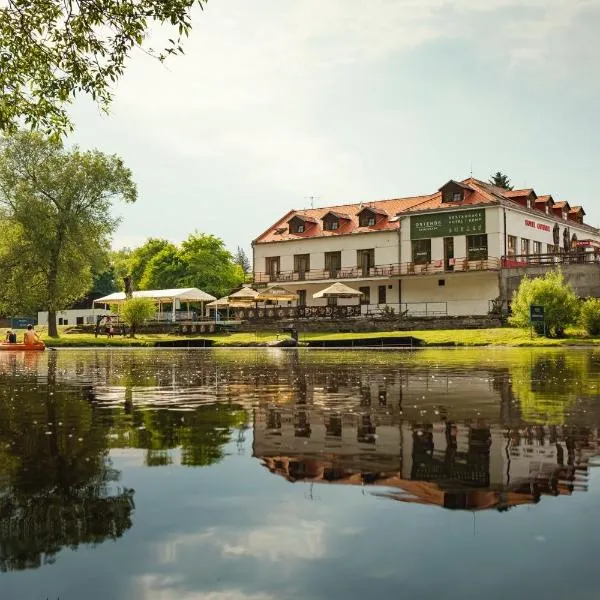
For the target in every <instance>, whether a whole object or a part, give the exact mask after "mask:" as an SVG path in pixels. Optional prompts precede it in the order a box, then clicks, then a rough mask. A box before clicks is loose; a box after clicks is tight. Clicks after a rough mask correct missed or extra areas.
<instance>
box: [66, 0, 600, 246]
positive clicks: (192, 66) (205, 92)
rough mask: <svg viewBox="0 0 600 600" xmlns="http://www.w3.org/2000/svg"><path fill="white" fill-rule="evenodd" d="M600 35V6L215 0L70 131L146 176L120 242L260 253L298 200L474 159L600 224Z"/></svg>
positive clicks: (431, 178)
mask: <svg viewBox="0 0 600 600" xmlns="http://www.w3.org/2000/svg"><path fill="white" fill-rule="evenodd" d="M599 28H600V2H598V1H597V0H287V1H285V0H252V1H251V2H250V1H249V0H209V2H208V6H207V7H206V8H205V10H204V11H201V10H199V9H196V10H195V11H194V15H193V31H192V33H191V36H190V38H189V39H188V40H187V41H186V43H185V51H186V54H185V56H179V57H172V58H170V59H169V60H168V61H167V63H166V64H161V63H159V62H158V61H156V60H154V59H152V58H150V57H149V56H147V55H146V54H144V53H142V52H137V53H135V54H134V55H133V56H132V58H131V60H130V62H129V64H128V66H127V70H126V73H125V76H124V77H123V79H122V80H121V81H120V82H119V84H118V86H117V87H116V89H115V100H114V103H113V105H112V107H111V111H110V114H109V115H108V116H105V115H103V114H101V113H100V111H99V110H98V108H97V107H96V106H95V105H94V104H92V103H91V102H90V101H88V100H85V99H79V100H78V101H77V102H76V104H75V105H74V106H73V108H72V116H73V119H74V121H75V125H76V132H75V134H74V135H73V136H72V138H71V141H73V142H75V143H77V144H79V145H80V146H82V147H84V148H90V147H96V148H99V149H100V150H102V151H104V152H108V153H116V154H119V155H120V156H122V157H123V158H124V160H125V162H126V164H127V165H128V166H129V167H130V168H131V169H132V171H133V175H134V178H135V180H136V182H137V184H138V192H139V199H138V201H137V203H136V204H135V205H132V206H126V207H123V206H117V207H116V212H117V214H119V215H121V216H122V223H121V225H120V227H119V229H118V231H117V233H116V235H115V238H114V241H113V246H114V247H115V248H120V247H123V246H136V245H139V244H141V243H143V241H144V240H145V239H146V238H148V237H162V238H167V239H170V240H173V241H175V242H178V241H181V240H182V239H184V238H185V237H187V235H188V234H189V233H191V232H193V231H194V230H197V231H199V232H203V233H210V234H214V235H217V236H218V237H220V238H222V239H223V240H224V241H225V243H226V245H227V246H228V247H229V248H230V249H232V250H235V248H236V246H238V245H239V246H242V247H243V248H245V249H247V250H248V251H249V248H250V244H251V241H252V240H253V239H254V238H256V237H257V236H258V235H259V234H260V233H262V232H263V231H264V230H265V229H267V228H268V227H269V226H270V225H271V224H273V223H274V222H275V221H276V220H277V219H279V218H280V217H281V216H283V215H284V214H285V213H286V212H287V211H288V210H290V209H293V208H296V209H302V208H306V207H309V206H310V205H311V204H314V206H327V205H331V204H343V203H352V202H360V201H371V200H379V199H385V198H396V197H404V196H411V195H420V194H428V193H433V192H434V191H436V190H437V189H438V188H439V187H440V186H441V185H443V184H444V183H445V182H446V181H448V180H449V179H464V178H466V177H469V175H470V174H471V170H472V173H473V176H475V177H478V178H480V179H487V178H488V177H489V176H490V174H491V173H492V172H496V171H498V170H500V171H502V172H504V173H506V174H508V176H509V177H510V178H511V180H512V182H513V184H514V185H516V186H517V187H533V188H534V189H535V190H536V192H537V193H538V194H548V193H549V194H552V196H553V197H554V199H555V200H567V201H569V203H571V204H581V205H583V206H584V208H585V209H586V212H587V221H588V222H589V223H590V224H592V225H600V207H599V205H598V201H597V195H598V191H597V190H596V182H597V175H596V171H595V169H594V167H595V166H596V163H597V158H598V156H599V155H600V152H599V151H600V135H599V133H600V117H599V114H600V113H599V111H598V106H599V105H600V78H599V77H598V72H599V68H598V64H599V60H598V59H599V58H600V36H598V35H597V31H598V29H599ZM165 34H166V32H165V31H163V30H161V31H160V32H157V33H156V35H155V37H154V38H152V39H150V40H149V41H148V44H149V45H150V46H152V45H155V46H157V45H158V43H159V41H160V37H161V36H163V35H165Z"/></svg>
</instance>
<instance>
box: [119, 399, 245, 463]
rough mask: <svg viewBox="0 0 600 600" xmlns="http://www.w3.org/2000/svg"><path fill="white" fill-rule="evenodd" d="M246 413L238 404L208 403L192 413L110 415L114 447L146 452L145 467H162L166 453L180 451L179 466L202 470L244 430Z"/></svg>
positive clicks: (121, 413)
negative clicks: (235, 433)
mask: <svg viewBox="0 0 600 600" xmlns="http://www.w3.org/2000/svg"><path fill="white" fill-rule="evenodd" d="M247 418H248V416H247V413H246V411H245V410H244V409H242V408H241V407H239V406H238V405H231V404H224V403H223V404H209V405H203V406H199V407H197V408H195V409H193V410H188V411H178V410H147V409H146V410H136V409H135V402H134V409H133V411H132V414H131V416H128V415H127V413H126V412H125V411H118V412H113V413H112V414H111V416H110V420H111V422H112V427H111V429H112V433H113V436H112V441H111V444H112V446H113V447H118V448H123V447H130V448H143V449H146V450H147V453H146V465H147V466H162V465H168V464H171V462H172V456H171V455H170V453H169V452H168V451H169V450H172V449H174V448H178V447H179V448H181V464H183V465H186V466H190V467H203V466H207V465H211V464H213V463H216V462H218V461H220V460H221V459H222V458H223V456H224V454H223V446H224V445H225V444H227V443H229V442H230V441H231V439H232V436H233V433H234V431H235V430H237V429H240V428H244V427H245V426H246V422H247Z"/></svg>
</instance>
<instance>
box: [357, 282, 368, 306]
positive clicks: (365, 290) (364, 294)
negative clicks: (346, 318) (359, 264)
mask: <svg viewBox="0 0 600 600" xmlns="http://www.w3.org/2000/svg"><path fill="white" fill-rule="evenodd" d="M358 291H359V292H362V296H361V297H360V303H361V304H371V288H370V287H369V286H366V287H359V288H358Z"/></svg>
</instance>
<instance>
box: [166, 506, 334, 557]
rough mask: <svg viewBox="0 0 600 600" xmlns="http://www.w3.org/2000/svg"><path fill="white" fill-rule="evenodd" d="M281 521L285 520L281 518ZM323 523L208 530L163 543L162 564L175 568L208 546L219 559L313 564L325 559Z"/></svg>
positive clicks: (312, 522)
mask: <svg viewBox="0 0 600 600" xmlns="http://www.w3.org/2000/svg"><path fill="white" fill-rule="evenodd" d="M282 519H283V520H285V519H284V518H283V517H282ZM324 537H325V523H323V522H321V521H303V520H295V521H294V523H293V524H292V522H290V523H278V524H270V525H269V524H267V525H264V526H262V527H258V528H256V529H251V530H248V531H243V532H238V531H228V530H221V529H210V530H208V531H205V532H202V533H192V534H188V535H183V536H178V537H177V538H175V539H172V540H166V541H165V542H164V544H162V547H161V551H160V552H161V562H163V563H165V564H176V563H177V562H178V560H180V559H181V558H182V557H183V556H187V555H189V553H190V549H191V548H194V551H196V550H197V549H198V548H199V547H204V549H203V551H205V547H206V546H210V547H212V548H213V550H216V551H217V552H218V553H219V554H220V555H221V556H222V557H236V556H237V557H240V556H247V557H252V558H256V559H259V560H261V561H265V560H267V561H271V562H284V561H288V560H290V559H302V560H316V559H318V558H322V557H323V556H325V540H324Z"/></svg>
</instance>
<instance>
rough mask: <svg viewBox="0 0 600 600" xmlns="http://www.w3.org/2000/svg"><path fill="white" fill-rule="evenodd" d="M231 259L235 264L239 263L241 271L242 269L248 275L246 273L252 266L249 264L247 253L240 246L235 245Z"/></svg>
mask: <svg viewBox="0 0 600 600" xmlns="http://www.w3.org/2000/svg"><path fill="white" fill-rule="evenodd" d="M233 260H234V262H235V264H236V265H239V266H240V267H241V268H242V271H244V275H248V273H250V269H251V268H252V266H251V265H250V259H249V258H248V255H247V254H246V252H245V250H244V249H243V248H242V247H241V246H238V247H237V250H236V252H235V257H234V259H233Z"/></svg>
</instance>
